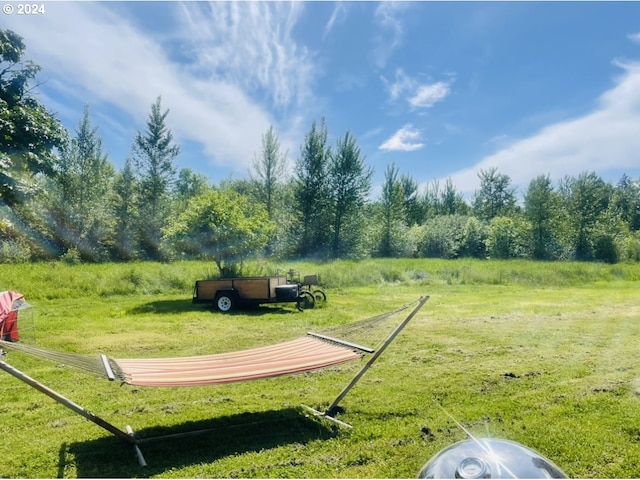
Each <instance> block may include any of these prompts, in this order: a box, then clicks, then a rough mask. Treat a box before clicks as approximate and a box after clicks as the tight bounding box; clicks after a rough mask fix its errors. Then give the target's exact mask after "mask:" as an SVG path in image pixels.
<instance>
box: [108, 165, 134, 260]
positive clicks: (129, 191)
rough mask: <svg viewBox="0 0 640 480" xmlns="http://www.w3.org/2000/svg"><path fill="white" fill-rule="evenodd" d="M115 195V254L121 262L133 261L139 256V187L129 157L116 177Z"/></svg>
mask: <svg viewBox="0 0 640 480" xmlns="http://www.w3.org/2000/svg"><path fill="white" fill-rule="evenodd" d="M113 193H114V195H113V213H114V217H115V226H114V230H115V234H114V237H115V238H114V245H113V249H114V254H115V256H116V258H117V259H119V260H132V259H134V258H136V257H137V256H138V247H137V243H136V225H137V219H138V211H137V209H136V205H138V201H137V195H138V185H137V180H136V177H135V174H134V171H133V162H132V160H131V158H130V157H127V159H126V160H125V163H124V167H123V168H122V171H120V172H119V173H118V174H117V175H116V178H115V180H114V185H113Z"/></svg>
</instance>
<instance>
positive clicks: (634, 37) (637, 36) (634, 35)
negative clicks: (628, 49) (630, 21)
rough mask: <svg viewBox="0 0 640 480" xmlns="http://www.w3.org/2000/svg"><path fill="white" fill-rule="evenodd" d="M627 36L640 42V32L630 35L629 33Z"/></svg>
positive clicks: (635, 41) (633, 40)
mask: <svg viewBox="0 0 640 480" xmlns="http://www.w3.org/2000/svg"><path fill="white" fill-rule="evenodd" d="M627 38H628V39H629V40H631V41H632V42H633V43H637V44H640V32H637V33H630V34H629V35H627Z"/></svg>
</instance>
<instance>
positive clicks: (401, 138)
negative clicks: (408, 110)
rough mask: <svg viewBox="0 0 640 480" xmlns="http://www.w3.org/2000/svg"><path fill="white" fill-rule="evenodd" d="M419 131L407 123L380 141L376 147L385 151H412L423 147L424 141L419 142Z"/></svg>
mask: <svg viewBox="0 0 640 480" xmlns="http://www.w3.org/2000/svg"><path fill="white" fill-rule="evenodd" d="M420 137H421V132H420V130H418V129H416V128H414V127H413V125H412V124H410V123H408V124H406V125H405V126H404V127H402V128H401V129H400V130H398V131H397V132H396V133H394V134H393V135H392V136H391V137H390V138H389V139H387V140H386V141H385V142H383V143H382V145H380V146H379V147H378V148H379V149H380V150H385V151H401V152H413V151H414V150H419V149H421V148H422V147H424V143H421V142H420V139H421V138H420Z"/></svg>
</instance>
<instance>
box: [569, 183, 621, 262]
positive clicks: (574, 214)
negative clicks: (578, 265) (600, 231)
mask: <svg viewBox="0 0 640 480" xmlns="http://www.w3.org/2000/svg"><path fill="white" fill-rule="evenodd" d="M611 193H612V187H611V185H608V184H607V183H606V182H605V181H604V180H603V179H602V178H601V177H600V176H598V175H597V174H596V173H595V172H589V173H587V172H583V173H581V174H580V175H578V176H577V177H565V178H564V179H563V180H562V181H561V182H560V194H561V196H562V207H563V212H564V224H565V226H566V232H567V237H568V238H567V241H568V244H569V246H570V248H571V249H572V250H573V252H574V255H575V257H576V258H577V259H578V260H591V259H593V258H594V253H595V251H594V247H595V245H594V240H595V239H596V236H595V235H594V234H595V232H596V226H597V223H598V220H599V219H600V217H601V215H602V214H603V213H604V212H605V211H606V210H607V207H608V205H609V201H610V198H611Z"/></svg>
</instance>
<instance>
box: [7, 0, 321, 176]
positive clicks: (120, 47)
mask: <svg viewBox="0 0 640 480" xmlns="http://www.w3.org/2000/svg"><path fill="white" fill-rule="evenodd" d="M55 7H56V14H55V15H53V14H51V15H46V16H42V17H39V18H37V19H34V21H33V22H31V21H30V22H22V21H20V19H19V18H18V17H17V16H10V17H7V18H6V20H7V21H8V23H9V25H7V27H8V28H12V29H14V30H15V31H17V32H19V33H20V35H22V36H23V37H24V38H25V43H26V44H27V45H28V56H29V58H31V59H33V60H34V61H35V62H36V63H38V64H40V65H41V66H42V67H43V72H44V76H45V77H46V79H47V80H48V82H47V84H46V85H45V88H46V89H49V90H48V91H49V92H50V93H48V95H49V96H52V95H53V94H55V95H56V97H62V98H66V99H67V100H70V99H72V98H74V99H75V101H76V102H78V103H81V104H84V103H90V104H91V105H92V107H94V106H95V107H96V108H93V109H92V111H96V110H98V107H104V108H105V109H108V110H109V111H112V112H118V115H120V116H121V117H122V118H123V119H125V120H126V122H127V123H129V122H131V120H132V119H134V120H135V121H137V123H138V124H139V125H141V128H144V124H143V122H144V119H145V118H146V116H147V114H148V112H149V108H150V106H151V104H152V103H153V101H154V100H155V98H156V96H158V95H162V103H163V106H164V107H165V108H169V109H170V111H171V113H170V115H169V117H168V122H169V126H170V128H171V129H172V130H173V132H174V134H175V136H176V139H177V140H179V141H181V142H191V143H192V144H195V145H200V146H201V151H202V152H203V153H204V155H203V160H202V161H203V163H214V164H219V165H225V166H231V167H232V168H233V169H235V170H236V171H245V169H246V167H247V166H248V165H250V163H251V159H252V158H253V156H254V153H255V152H257V151H259V148H260V139H261V135H262V134H263V133H264V132H265V131H266V130H267V129H268V128H269V126H270V125H272V124H276V123H277V119H275V118H274V117H273V116H272V114H271V113H269V110H270V109H273V110H274V111H276V112H281V113H282V112H284V113H288V112H294V113H292V114H291V115H290V117H291V118H292V119H293V120H292V121H288V120H287V122H288V123H285V124H283V125H280V127H281V130H285V131H286V130H287V129H289V128H294V127H292V122H293V123H295V122H296V121H299V115H298V112H299V111H300V110H302V109H303V106H304V105H305V104H306V102H308V101H309V98H310V96H311V89H310V88H309V83H310V82H311V81H312V80H311V79H312V78H313V71H314V66H313V62H312V59H311V58H310V55H309V53H308V52H307V50H306V49H305V48H304V47H301V46H300V45H298V44H297V43H296V42H295V41H293V40H292V36H291V31H292V29H293V28H294V26H295V24H296V22H297V20H298V16H299V12H300V9H301V8H303V5H302V4H299V3H297V2H294V3H280V2H275V3H271V2H264V3H263V2H222V3H218V2H214V3H211V4H200V3H184V4H177V3H175V4H174V3H166V4H163V7H162V8H168V9H173V12H172V15H171V16H170V18H173V20H172V22H173V23H172V24H169V25H167V30H165V31H163V32H162V35H164V36H168V37H170V38H171V40H172V41H173V42H176V41H177V44H178V45H179V46H180V47H179V51H177V52H176V51H175V50H174V51H172V52H169V51H167V50H166V49H165V48H164V47H163V42H162V41H161V40H162V39H160V38H158V37H156V36H153V35H152V34H150V33H149V32H146V31H144V30H143V29H141V27H140V26H139V25H136V24H133V23H132V21H131V17H130V16H129V17H127V16H126V15H124V14H120V13H121V12H124V11H125V10H124V8H125V6H120V5H109V4H103V3H94V2H68V3H59V4H56V6H55ZM12 23H13V24H12ZM174 47H175V44H174ZM170 54H171V55H170ZM176 55H179V56H180V58H179V59H175V56H176ZM178 60H179V61H180V63H178ZM185 60H186V62H187V63H185ZM80 113H81V112H80V111H79V112H78V118H79V116H80ZM281 116H282V117H283V118H284V117H287V115H281ZM123 121H124V120H123ZM276 127H278V126H277V125H276ZM134 133H135V132H131V138H133V135H134ZM282 143H283V144H286V139H283V142H282Z"/></svg>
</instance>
